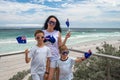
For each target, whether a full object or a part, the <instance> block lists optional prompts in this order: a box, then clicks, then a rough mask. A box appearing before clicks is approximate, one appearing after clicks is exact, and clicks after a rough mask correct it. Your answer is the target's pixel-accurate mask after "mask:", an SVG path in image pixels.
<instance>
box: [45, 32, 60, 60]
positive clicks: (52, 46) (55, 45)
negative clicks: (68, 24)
mask: <svg viewBox="0 0 120 80" xmlns="http://www.w3.org/2000/svg"><path fill="white" fill-rule="evenodd" d="M43 32H44V33H45V36H44V37H47V36H51V37H54V39H55V42H54V43H51V42H50V41H47V42H45V45H46V46H48V47H49V48H50V50H51V53H52V57H51V61H53V60H58V59H59V58H60V54H59V48H58V37H59V35H58V33H59V31H57V30H54V31H53V32H48V31H47V30H43Z"/></svg>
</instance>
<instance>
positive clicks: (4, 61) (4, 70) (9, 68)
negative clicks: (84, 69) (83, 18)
mask: <svg viewBox="0 0 120 80" xmlns="http://www.w3.org/2000/svg"><path fill="white" fill-rule="evenodd" d="M104 41H105V42H107V43H109V44H112V45H113V46H115V47H116V48H118V47H119V46H120V38H119V37H110V38H107V39H101V40H95V41H89V42H85V43H79V44H75V45H68V48H70V49H76V50H81V51H88V50H89V49H91V50H92V52H93V53H96V47H100V46H102V45H103V43H104ZM70 56H72V57H78V56H81V54H80V53H76V52H72V51H71V53H70ZM29 68H30V63H29V64H26V63H25V60H24V53H23V54H18V55H11V56H5V57H0V80H9V78H11V77H12V76H13V75H15V74H16V73H17V72H19V71H22V70H28V69H29Z"/></svg>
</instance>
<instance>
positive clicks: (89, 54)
mask: <svg viewBox="0 0 120 80" xmlns="http://www.w3.org/2000/svg"><path fill="white" fill-rule="evenodd" d="M91 55H92V52H91V50H89V51H88V52H85V53H84V56H85V58H86V59H87V58H89V57H90V56H91Z"/></svg>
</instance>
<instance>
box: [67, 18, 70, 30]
mask: <svg viewBox="0 0 120 80" xmlns="http://www.w3.org/2000/svg"><path fill="white" fill-rule="evenodd" d="M66 25H67V28H68V31H70V28H69V26H70V23H69V19H67V21H66Z"/></svg>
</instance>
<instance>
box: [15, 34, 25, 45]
mask: <svg viewBox="0 0 120 80" xmlns="http://www.w3.org/2000/svg"><path fill="white" fill-rule="evenodd" d="M16 40H17V42H18V43H19V44H26V43H27V40H26V37H25V36H18V37H17V38H16Z"/></svg>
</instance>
